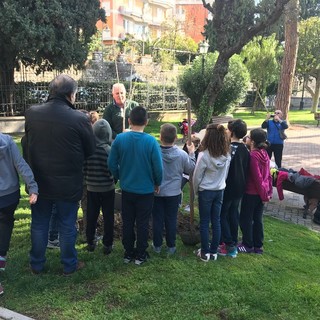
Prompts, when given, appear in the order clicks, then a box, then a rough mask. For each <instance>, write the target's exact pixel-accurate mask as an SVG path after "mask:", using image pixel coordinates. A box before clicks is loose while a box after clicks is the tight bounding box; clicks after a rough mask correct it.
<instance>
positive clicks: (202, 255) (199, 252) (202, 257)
mask: <svg viewBox="0 0 320 320" xmlns="http://www.w3.org/2000/svg"><path fill="white" fill-rule="evenodd" d="M195 254H196V255H197V257H199V258H200V260H201V261H203V262H208V261H209V260H210V253H204V252H203V251H202V250H201V249H198V250H197V251H195Z"/></svg>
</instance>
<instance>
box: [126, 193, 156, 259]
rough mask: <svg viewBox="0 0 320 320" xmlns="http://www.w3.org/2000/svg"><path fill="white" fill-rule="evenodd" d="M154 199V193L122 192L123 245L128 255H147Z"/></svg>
mask: <svg viewBox="0 0 320 320" xmlns="http://www.w3.org/2000/svg"><path fill="white" fill-rule="evenodd" d="M153 198H154V195H153V193H149V194H136V193H131V192H126V191H122V212H121V215H122V244H123V247H124V249H125V251H126V253H127V254H130V255H132V254H134V252H135V251H136V253H137V256H138V257H139V256H144V255H145V252H146V249H147V248H148V236H149V220H150V217H151V213H152V205H153ZM135 225H136V230H137V235H136V233H135ZM135 243H136V249H135Z"/></svg>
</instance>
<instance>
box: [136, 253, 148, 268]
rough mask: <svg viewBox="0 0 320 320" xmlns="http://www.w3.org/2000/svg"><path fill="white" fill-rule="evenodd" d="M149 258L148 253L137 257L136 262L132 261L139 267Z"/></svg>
mask: <svg viewBox="0 0 320 320" xmlns="http://www.w3.org/2000/svg"><path fill="white" fill-rule="evenodd" d="M149 257H150V256H149V253H148V252H145V253H144V254H142V255H138V256H137V258H136V260H135V261H134V264H135V265H137V266H141V265H142V264H143V263H145V262H146V261H147V260H148V258H149Z"/></svg>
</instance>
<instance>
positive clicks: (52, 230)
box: [49, 204, 59, 241]
mask: <svg viewBox="0 0 320 320" xmlns="http://www.w3.org/2000/svg"><path fill="white" fill-rule="evenodd" d="M58 238H59V224H58V219H57V207H56V205H55V204H53V205H52V215H51V219H50V224H49V240H50V241H54V240H58Z"/></svg>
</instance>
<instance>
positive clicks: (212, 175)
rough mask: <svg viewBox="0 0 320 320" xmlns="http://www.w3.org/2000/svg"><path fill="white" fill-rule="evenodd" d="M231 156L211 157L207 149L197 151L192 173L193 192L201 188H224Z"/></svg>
mask: <svg viewBox="0 0 320 320" xmlns="http://www.w3.org/2000/svg"><path fill="white" fill-rule="evenodd" d="M230 160H231V156H230V155H229V154H228V155H227V156H220V157H218V158H213V157H211V155H210V154H209V152H208V150H205V151H203V152H200V153H199V156H198V160H197V164H196V167H195V169H194V173H193V188H194V192H195V194H197V193H198V191H203V190H224V189H225V187H226V179H227V176H228V171H229V166H230Z"/></svg>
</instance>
